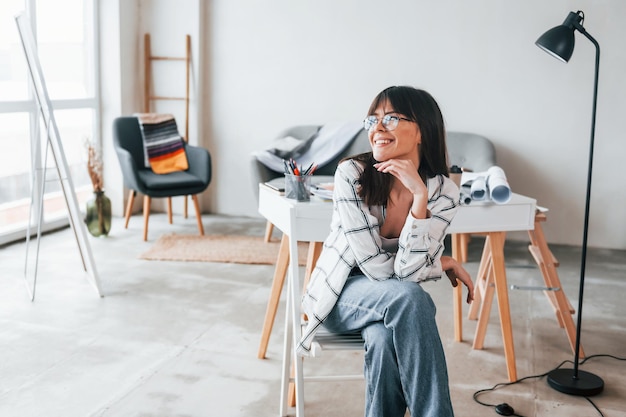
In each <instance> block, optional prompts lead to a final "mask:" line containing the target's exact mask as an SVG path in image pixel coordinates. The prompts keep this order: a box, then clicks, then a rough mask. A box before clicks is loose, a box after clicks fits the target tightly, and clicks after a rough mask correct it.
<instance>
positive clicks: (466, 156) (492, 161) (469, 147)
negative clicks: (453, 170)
mask: <svg viewBox="0 0 626 417" xmlns="http://www.w3.org/2000/svg"><path fill="white" fill-rule="evenodd" d="M446 144H447V145H448V163H449V164H450V166H452V165H456V166H458V167H460V168H465V169H469V170H472V171H474V172H481V171H486V170H487V169H489V168H490V167H492V166H494V165H496V149H495V147H494V146H493V143H491V141H490V140H489V139H487V138H486V137H484V136H480V135H476V134H473V133H465V132H447V134H446Z"/></svg>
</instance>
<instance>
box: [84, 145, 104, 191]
mask: <svg viewBox="0 0 626 417" xmlns="http://www.w3.org/2000/svg"><path fill="white" fill-rule="evenodd" d="M87 157H88V158H87V171H88V172H89V178H91V184H92V185H93V190H94V191H95V192H100V191H102V190H103V186H104V184H103V179H102V176H103V163H102V155H100V152H98V151H97V150H96V148H94V146H93V145H92V144H91V143H90V142H88V143H87Z"/></svg>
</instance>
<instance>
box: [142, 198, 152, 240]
mask: <svg viewBox="0 0 626 417" xmlns="http://www.w3.org/2000/svg"><path fill="white" fill-rule="evenodd" d="M150 201H151V199H150V197H148V196H147V195H146V196H144V197H143V240H144V241H146V240H148V219H149V218H150Z"/></svg>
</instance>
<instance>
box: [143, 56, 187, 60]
mask: <svg viewBox="0 0 626 417" xmlns="http://www.w3.org/2000/svg"><path fill="white" fill-rule="evenodd" d="M150 59H151V60H153V61H186V60H187V58H184V57H176V56H151V57H150Z"/></svg>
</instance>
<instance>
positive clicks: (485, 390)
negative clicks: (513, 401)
mask: <svg viewBox="0 0 626 417" xmlns="http://www.w3.org/2000/svg"><path fill="white" fill-rule="evenodd" d="M599 357H607V358H612V359H616V360H619V361H626V358H622V357H619V356H614V355H610V354H606V353H599V354H597V355H591V356H587V357H586V358H585V359H583V360H582V361H580V362H579V365H582V364H584V363H585V362H587V361H588V360H589V359H592V358H599ZM566 363H573V361H571V360H564V361H563V362H561V363H560V364H558V365H557V366H556V367H555V368H554V369H559V368H560V367H561V366H563V365H565V364H566ZM554 369H551V370H549V371H547V372H544V373H542V374H538V375H529V376H525V377H523V378H520V379H517V380H515V381H511V382H500V383H498V384H496V385H494V386H493V387H491V388H484V389H481V390H478V391H476V392H475V393H474V395H473V396H472V397H473V398H474V401H476V402H477V403H478V404H480V405H482V406H485V407H493V408H495V407H497V406H498V404H488V403H485V402H482V401H480V400H479V399H478V397H479V396H480V395H482V394H485V393H488V392H493V391H495V390H497V389H498V388H502V387H507V386H509V385H514V384H518V383H520V382H523V381H526V380H528V379H537V378H543V377H544V376H547V375H548V374H549V373H550V372H552V371H553V370H554ZM584 398H585V399H586V400H587V401H588V402H589V403H590V404H591V405H592V406H593V408H595V409H596V411H597V412H598V414H599V415H600V417H604V414H602V411H600V409H599V408H598V406H597V405H596V404H595V403H594V402H593V401H592V400H591V399H590V398H589V397H584ZM507 415H511V416H514V417H524V416H522V415H520V414H515V413H513V414H507Z"/></svg>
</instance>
